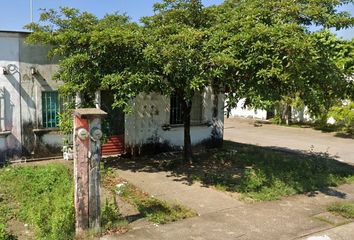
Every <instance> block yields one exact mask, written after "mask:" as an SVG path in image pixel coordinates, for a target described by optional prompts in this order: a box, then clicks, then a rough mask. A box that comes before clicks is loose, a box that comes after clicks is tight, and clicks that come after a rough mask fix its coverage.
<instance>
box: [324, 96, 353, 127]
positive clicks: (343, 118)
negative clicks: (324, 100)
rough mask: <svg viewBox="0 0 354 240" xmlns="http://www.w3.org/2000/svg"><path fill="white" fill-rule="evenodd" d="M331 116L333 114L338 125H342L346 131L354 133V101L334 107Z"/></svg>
mask: <svg viewBox="0 0 354 240" xmlns="http://www.w3.org/2000/svg"><path fill="white" fill-rule="evenodd" d="M329 116H332V117H333V118H334V119H335V120H336V121H337V125H339V126H342V127H343V128H344V129H343V130H345V131H346V132H348V133H351V134H352V133H354V103H349V104H347V105H343V106H336V107H333V108H332V109H331V110H330V112H329Z"/></svg>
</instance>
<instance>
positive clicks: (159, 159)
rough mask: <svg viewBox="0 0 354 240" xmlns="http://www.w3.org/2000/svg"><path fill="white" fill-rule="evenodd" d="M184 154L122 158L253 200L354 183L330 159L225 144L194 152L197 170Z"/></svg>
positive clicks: (353, 176)
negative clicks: (184, 161) (133, 159)
mask: <svg viewBox="0 0 354 240" xmlns="http://www.w3.org/2000/svg"><path fill="white" fill-rule="evenodd" d="M181 157H182V156H181V155H180V154H175V155H173V156H170V155H168V154H162V155H159V156H154V157H151V158H146V157H145V158H140V159H136V160H135V161H130V160H125V161H124V159H121V160H119V161H118V162H119V163H118V164H119V165H120V166H119V167H120V168H123V169H124V168H141V170H144V169H148V170H151V168H154V169H157V170H168V171H171V172H172V174H175V175H176V176H184V177H185V179H186V180H187V181H188V182H189V183H190V184H192V183H193V182H196V181H199V182H201V183H202V184H203V185H204V186H207V187H213V188H215V189H218V190H221V191H227V192H232V193H240V194H241V196H242V197H241V198H242V199H245V200H250V201H269V200H276V199H280V198H282V197H286V196H291V195H295V194H301V193H308V192H313V191H317V190H321V189H324V188H327V187H331V186H338V185H341V184H344V183H349V182H353V181H354V168H353V167H352V166H349V165H347V164H344V163H340V162H338V161H336V160H334V159H332V158H330V157H329V156H327V155H325V154H323V155H315V154H309V153H303V152H295V151H288V150H283V149H272V148H267V147H259V146H255V145H247V144H239V143H234V142H229V141H225V142H224V147H223V148H222V149H217V150H216V149H209V150H203V151H196V152H195V157H194V159H195V161H194V164H193V165H183V164H181Z"/></svg>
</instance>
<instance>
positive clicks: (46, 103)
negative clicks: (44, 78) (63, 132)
mask: <svg viewBox="0 0 354 240" xmlns="http://www.w3.org/2000/svg"><path fill="white" fill-rule="evenodd" d="M59 112H60V104H59V94H58V92H57V91H51V92H42V119H43V127H44V128H55V127H58V125H59V116H58V115H59Z"/></svg>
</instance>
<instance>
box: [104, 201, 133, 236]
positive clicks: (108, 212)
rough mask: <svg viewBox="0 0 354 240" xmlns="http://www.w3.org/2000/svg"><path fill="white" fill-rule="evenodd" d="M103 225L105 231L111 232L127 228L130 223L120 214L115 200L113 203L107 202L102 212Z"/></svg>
mask: <svg viewBox="0 0 354 240" xmlns="http://www.w3.org/2000/svg"><path fill="white" fill-rule="evenodd" d="M101 224H102V227H103V229H105V230H106V231H107V230H111V229H117V228H121V227H126V226H127V225H128V222H127V220H126V219H125V218H123V216H122V214H121V213H120V212H119V208H118V204H117V202H116V200H115V199H114V201H113V202H110V201H108V199H107V200H106V202H105V204H104V206H103V208H102V211H101Z"/></svg>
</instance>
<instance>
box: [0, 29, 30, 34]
mask: <svg viewBox="0 0 354 240" xmlns="http://www.w3.org/2000/svg"><path fill="white" fill-rule="evenodd" d="M0 33H20V34H29V33H31V32H30V31H25V30H23V31H17V30H1V29H0Z"/></svg>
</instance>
